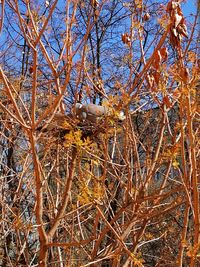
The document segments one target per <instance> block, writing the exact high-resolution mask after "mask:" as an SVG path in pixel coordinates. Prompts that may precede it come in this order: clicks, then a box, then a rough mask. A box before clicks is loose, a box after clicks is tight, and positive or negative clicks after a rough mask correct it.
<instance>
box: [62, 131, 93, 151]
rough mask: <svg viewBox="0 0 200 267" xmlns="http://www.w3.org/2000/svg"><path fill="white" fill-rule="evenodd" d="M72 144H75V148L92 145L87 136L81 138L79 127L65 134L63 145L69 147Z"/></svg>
mask: <svg viewBox="0 0 200 267" xmlns="http://www.w3.org/2000/svg"><path fill="white" fill-rule="evenodd" d="M72 145H75V146H76V147H77V149H81V148H90V147H91V145H92V141H91V140H90V138H89V137H88V136H87V137H86V138H83V137H82V131H81V130H80V129H78V130H71V131H69V133H67V134H66V135H65V142H64V146H65V147H67V148H69V147H71V146H72Z"/></svg>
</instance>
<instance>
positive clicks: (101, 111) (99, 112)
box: [75, 103, 125, 122]
mask: <svg viewBox="0 0 200 267" xmlns="http://www.w3.org/2000/svg"><path fill="white" fill-rule="evenodd" d="M113 111H114V110H113V109H112V108H110V107H106V106H100V105H96V104H92V103H90V104H81V103H76V104H75V114H76V117H77V118H78V119H80V120H81V121H88V122H97V121H98V119H99V118H101V117H104V116H112V115H113V114H114V112H113ZM117 119H118V120H119V121H123V120H124V119H125V115H124V112H123V111H120V112H119V113H118V116H117Z"/></svg>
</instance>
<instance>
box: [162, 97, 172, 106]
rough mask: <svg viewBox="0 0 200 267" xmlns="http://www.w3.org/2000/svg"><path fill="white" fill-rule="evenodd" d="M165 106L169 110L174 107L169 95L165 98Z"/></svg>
mask: <svg viewBox="0 0 200 267" xmlns="http://www.w3.org/2000/svg"><path fill="white" fill-rule="evenodd" d="M163 104H165V105H166V107H167V108H171V106H172V104H171V101H170V99H169V97H168V96H167V95H166V96H164V97H163Z"/></svg>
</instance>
